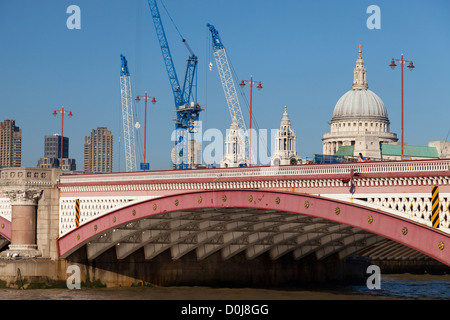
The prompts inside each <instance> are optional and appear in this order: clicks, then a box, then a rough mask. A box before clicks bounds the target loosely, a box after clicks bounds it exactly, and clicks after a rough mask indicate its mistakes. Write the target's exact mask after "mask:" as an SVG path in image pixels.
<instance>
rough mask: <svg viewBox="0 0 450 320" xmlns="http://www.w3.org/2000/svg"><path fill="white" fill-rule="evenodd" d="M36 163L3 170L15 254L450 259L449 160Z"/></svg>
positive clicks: (4, 221) (7, 235) (8, 236)
mask: <svg viewBox="0 0 450 320" xmlns="http://www.w3.org/2000/svg"><path fill="white" fill-rule="evenodd" d="M21 170H22V171H21ZM33 170H34V171H33ZM33 170H32V169H31V168H28V169H26V168H25V169H23V168H20V169H18V168H16V169H13V168H9V169H4V170H2V173H1V174H2V176H1V178H2V186H1V188H2V189H1V190H3V194H4V196H3V197H2V198H0V224H1V229H0V234H1V235H2V238H3V242H1V243H0V246H3V248H6V244H8V243H9V253H12V251H14V250H16V251H15V252H16V253H17V252H19V254H20V252H21V251H20V250H21V249H22V250H25V249H26V250H28V252H29V251H30V250H34V252H38V253H39V254H41V255H43V256H48V257H51V258H52V259H54V260H65V259H68V260H73V261H81V260H83V261H87V262H86V263H88V264H89V263H92V262H93V261H96V262H97V264H98V263H99V261H102V260H105V259H106V260H108V261H110V262H111V261H116V262H120V261H132V260H133V259H137V258H136V257H140V258H139V259H141V258H142V261H147V262H148V261H150V262H153V263H154V264H155V265H157V264H158V263H161V259H162V258H161V257H165V258H167V259H168V260H170V261H183V259H185V260H186V261H189V263H192V261H194V260H195V261H203V265H205V264H207V263H208V261H210V260H211V261H212V260H213V259H215V260H214V261H216V262H215V263H220V262H217V261H219V260H220V261H223V262H224V263H225V262H226V261H237V260H236V257H239V259H241V260H239V261H242V259H243V257H245V259H244V260H245V261H257V260H258V259H260V260H261V259H263V260H264V259H265V260H270V261H278V260H279V261H282V260H283V259H286V257H289V259H292V260H293V261H307V259H311V257H313V259H314V261H323V262H326V261H329V260H330V259H332V260H333V261H334V260H343V259H345V258H346V257H349V256H351V255H352V254H354V253H358V254H359V255H360V256H363V257H364V256H367V257H371V258H374V257H378V259H386V260H389V259H391V260H392V259H394V260H395V259H396V260H408V259H413V260H414V259H415V260H421V259H422V260H426V259H431V260H436V261H439V262H440V263H442V264H444V265H446V266H450V253H449V250H450V213H449V209H450V197H449V195H450V160H448V159H439V160H426V161H425V160H420V161H392V162H387V161H384V162H364V163H342V164H308V165H295V166H271V167H248V168H220V169H191V170H176V171H148V172H134V173H108V174H74V175H59V174H58V173H57V172H55V170H53V171H51V172H50V171H49V172H45V171H42V169H39V170H41V171H39V172H38V171H37V170H38V169H33ZM31 171H33V172H32V173H31ZM20 172H22V180H20V181H19V180H17V176H18V175H19V174H20ZM12 175H13V176H12ZM25 175H27V176H28V180H27V179H26V178H25V179H24V178H23V177H25ZM15 179H16V180H15ZM18 184H21V185H22V189H21V190H22V191H21V193H18V192H17V189H18V187H17V185H18ZM436 186H438V188H439V189H438V193H437V192H436V190H435V194H434V196H433V195H432V189H433V187H436ZM23 190H25V191H23ZM43 190H44V191H43ZM18 194H20V195H21V196H20V197H18ZM18 198H20V201H19V200H18ZM24 199H28V200H27V201H29V202H30V201H31V202H33V201H34V202H33V203H34V206H36V207H37V217H38V219H37V222H36V225H35V226H33V228H34V230H23V229H24V227H23V223H21V222H20V219H22V220H23V219H25V218H24V217H26V216H27V215H28V216H30V215H32V214H33V210H28V211H27V212H25V211H24V210H25V209H24V208H34V207H33V205H28V206H26V205H24V203H23V202H24ZM437 201H438V202H437ZM41 207H42V208H41ZM43 207H47V209H44V208H43ZM19 209H20V210H19ZM437 209H439V210H438V214H437V218H438V219H436V214H434V213H435V212H437V211H436V210H437ZM39 210H41V211H39ZM40 212H41V214H40ZM15 215H17V216H18V218H17V219H16V222H15V223H14V221H15V220H14V216H15ZM40 216H41V217H42V216H45V217H46V220H45V221H44V220H42V219H41V220H42V221H41V220H39V218H40ZM44 233H46V234H47V236H44V235H43V234H44ZM14 234H16V236H15V237H14ZM17 234H19V235H20V236H18V235H17ZM33 237H35V238H36V239H37V240H36V241H35V242H33ZM27 242H29V243H27ZM2 244H3V245H2ZM4 252H8V250H5V251H4ZM22 252H25V251H22ZM213 257H214V258H213ZM218 257H220V259H218ZM74 259H75V260H74ZM233 259H234V260H233ZM239 263H240V262H239ZM255 263H256V262H255Z"/></svg>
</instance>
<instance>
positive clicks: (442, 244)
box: [438, 241, 444, 250]
mask: <svg viewBox="0 0 450 320" xmlns="http://www.w3.org/2000/svg"><path fill="white" fill-rule="evenodd" d="M438 248H439V250H444V242H442V241H439V243H438Z"/></svg>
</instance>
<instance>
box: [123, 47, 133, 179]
mask: <svg viewBox="0 0 450 320" xmlns="http://www.w3.org/2000/svg"><path fill="white" fill-rule="evenodd" d="M120 59H121V60H122V67H121V69H120V95H121V98H122V119H123V139H124V145H125V163H126V171H127V172H133V171H136V149H135V140H134V120H133V99H132V94H131V82H130V71H129V70H128V62H127V59H126V58H125V56H123V55H120Z"/></svg>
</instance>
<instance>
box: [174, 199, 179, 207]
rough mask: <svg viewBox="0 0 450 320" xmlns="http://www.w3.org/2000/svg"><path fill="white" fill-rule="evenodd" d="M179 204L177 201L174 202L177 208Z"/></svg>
mask: <svg viewBox="0 0 450 320" xmlns="http://www.w3.org/2000/svg"><path fill="white" fill-rule="evenodd" d="M179 204H180V202H179V201H178V199H177V200H175V205H176V206H177V207H178V205H179Z"/></svg>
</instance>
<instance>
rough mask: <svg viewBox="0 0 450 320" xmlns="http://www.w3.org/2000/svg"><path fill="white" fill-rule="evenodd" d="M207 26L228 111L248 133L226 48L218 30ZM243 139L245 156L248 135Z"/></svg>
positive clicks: (244, 131) (209, 25) (243, 130)
mask: <svg viewBox="0 0 450 320" xmlns="http://www.w3.org/2000/svg"><path fill="white" fill-rule="evenodd" d="M206 26H207V27H208V28H209V31H211V36H212V37H211V38H212V48H213V53H214V58H215V60H216V64H217V70H218V71H219V76H220V80H221V82H222V87H223V91H224V93H225V99H226V101H227V105H228V109H229V111H230V116H231V118H232V119H233V117H234V116H235V115H236V119H237V122H238V126H239V129H241V130H242V132H243V133H246V132H247V126H246V124H245V120H244V116H243V115H242V110H241V106H240V104H239V99H238V96H237V93H236V87H235V85H234V81H233V76H232V73H231V69H230V64H229V62H228V58H227V53H226V51H225V47H224V45H223V43H222V41H221V40H220V37H219V32H218V31H217V30H216V28H214V26H213V25H211V24H209V23H208V24H207V25H206ZM243 139H244V140H245V141H244V143H245V154H246V155H248V145H249V144H248V135H247V134H246V135H245V137H244V138H243Z"/></svg>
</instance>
